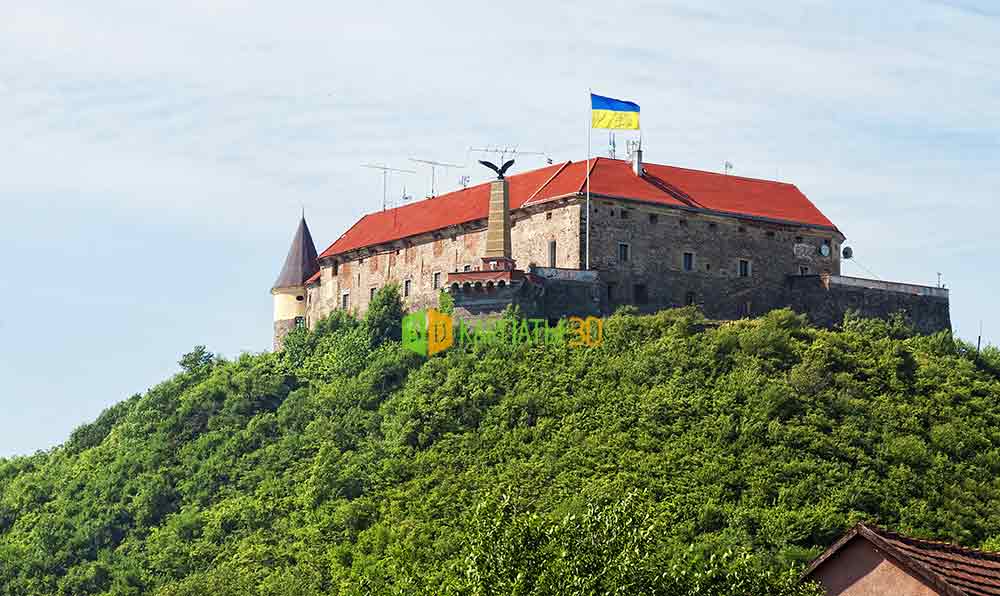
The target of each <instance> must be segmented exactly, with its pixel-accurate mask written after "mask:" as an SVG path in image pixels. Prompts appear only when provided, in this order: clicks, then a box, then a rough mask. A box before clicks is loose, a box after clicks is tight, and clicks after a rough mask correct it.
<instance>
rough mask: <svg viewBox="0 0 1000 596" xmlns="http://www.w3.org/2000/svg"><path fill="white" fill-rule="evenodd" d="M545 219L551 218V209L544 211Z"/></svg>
mask: <svg viewBox="0 0 1000 596" xmlns="http://www.w3.org/2000/svg"><path fill="white" fill-rule="evenodd" d="M545 219H552V212H551V211H546V212H545Z"/></svg>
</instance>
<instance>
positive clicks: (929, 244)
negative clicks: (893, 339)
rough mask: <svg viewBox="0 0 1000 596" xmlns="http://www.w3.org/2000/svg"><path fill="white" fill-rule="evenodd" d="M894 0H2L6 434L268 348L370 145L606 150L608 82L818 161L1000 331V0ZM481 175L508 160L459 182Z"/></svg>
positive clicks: (735, 143) (680, 152)
mask: <svg viewBox="0 0 1000 596" xmlns="http://www.w3.org/2000/svg"><path fill="white" fill-rule="evenodd" d="M751 4H752V6H751ZM872 4H874V3H871V2H851V1H843V0H842V1H838V2H815V1H812V2H771V3H767V2H755V3H745V2H738V3H737V2H732V3H714V2H706V1H703V0H698V1H692V2H664V1H659V2H653V3H648V4H644V3H642V2H631V3H624V4H619V3H608V2H606V1H602V2H586V1H576V2H571V3H565V4H561V3H554V2H537V1H535V2H520V1H507V2H490V3H485V2H484V3H479V2H470V1H463V2H432V3H430V2H398V3H396V2H394V3H380V2H329V1H325V2H318V1H317V2H280V3H278V2H259V3H255V2H246V1H235V0H234V1H210V0H199V1H197V2H187V1H175V2H155V3H153V2H125V1H121V2H111V1H105V0H90V1H88V2H79V1H78V0H73V1H66V2H54V1H47V0H34V1H32V2H14V1H13V0H10V1H7V2H3V5H2V11H0V14H2V18H0V135H2V137H0V138H2V139H3V143H2V144H0V254H2V255H3V256H2V261H0V262H2V264H3V274H2V276H0V338H2V341H0V379H2V384H0V400H2V406H3V414H2V416H0V456H2V455H10V454H15V453H30V452H32V451H34V450H37V449H46V448H49V447H51V446H53V445H55V444H58V443H60V442H62V441H63V440H64V439H65V438H66V437H67V436H68V434H69V433H70V432H71V431H72V429H73V428H75V427H76V426H78V425H79V424H81V423H83V422H87V421H89V420H92V419H93V418H94V417H96V416H97V415H98V414H99V413H100V411H101V410H102V409H104V408H105V407H107V406H109V405H111V404H113V403H115V402H117V401H120V400H122V399H124V398H127V397H128V396H129V395H130V394H132V393H136V392H142V391H145V390H146V389H147V388H148V387H149V386H151V385H152V384H155V383H156V382H159V381H160V380H163V379H164V378H165V377H166V376H167V375H169V374H170V373H172V372H173V371H175V370H176V369H177V366H176V361H177V359H178V357H179V356H180V355H181V354H182V353H184V352H186V351H188V350H189V349H190V348H191V347H192V346H194V345H195V344H206V345H208V347H209V349H211V350H213V351H216V352H218V353H221V354H223V355H225V356H235V355H238V354H239V353H240V352H241V351H262V350H266V349H269V347H270V339H271V310H270V309H271V297H270V294H269V291H268V290H269V288H270V285H271V283H272V282H273V281H274V278H275V277H276V275H277V273H278V270H279V268H280V265H281V263H282V260H283V258H284V255H285V251H286V250H287V247H288V242H289V241H290V239H291V235H292V233H293V231H294V227H295V223H296V219H297V217H298V213H299V209H300V206H303V205H304V206H305V208H306V211H307V216H308V219H309V223H310V226H311V227H312V230H313V235H314V237H315V238H316V240H317V243H318V244H319V245H320V246H319V247H318V248H319V249H320V250H322V249H323V248H325V246H326V245H328V244H329V243H330V242H332V241H333V240H334V239H336V237H337V236H338V235H339V234H340V233H341V232H343V230H344V229H346V228H347V227H348V226H349V225H350V224H351V223H352V222H353V221H354V220H355V219H356V218H357V217H358V216H359V215H361V214H362V213H364V212H365V211H369V210H373V209H377V208H378V207H379V206H380V203H381V194H382V189H381V181H380V177H379V175H378V173H376V172H374V171H372V170H366V169H363V168H361V167H359V166H360V164H362V163H364V162H371V161H381V162H387V163H389V164H391V165H395V166H397V167H413V165H414V164H411V163H410V162H409V161H408V158H410V157H420V158H429V159H438V160H444V161H453V162H460V163H464V162H466V161H467V159H468V155H467V151H466V150H467V149H468V148H469V147H470V146H472V145H477V146H478V145H484V144H498V143H500V144H518V145H519V146H521V147H522V148H524V149H527V150H536V151H545V152H547V153H548V154H549V155H551V157H552V158H553V159H556V160H565V159H582V158H584V157H586V135H587V126H588V122H589V115H588V111H587V110H588V103H587V101H588V98H587V89H588V88H589V87H591V88H593V89H594V91H595V92H599V93H603V94H607V95H612V96H616V97H621V98H623V99H629V100H634V101H636V102H638V103H639V104H640V105H641V106H642V123H643V129H644V132H643V135H644V139H643V140H644V148H645V149H646V151H645V157H646V159H647V160H648V161H653V162H657V163H669V164H675V165H681V166H687V167H694V168H700V169H709V170H721V169H722V165H723V163H724V162H725V161H726V160H728V161H731V162H733V163H734V164H735V173H736V174H740V175H745V176H755V177H762V178H774V177H778V178H779V179H781V180H785V181H790V182H794V183H795V184H797V185H798V186H799V188H800V189H802V191H803V192H805V193H806V194H807V195H808V196H809V197H810V198H811V199H812V200H813V202H815V203H816V204H817V205H818V206H819V207H820V209H821V210H823V212H824V213H825V214H826V215H827V216H828V217H829V218H830V219H832V220H833V221H834V222H835V223H836V224H837V225H838V226H839V227H840V229H841V230H842V231H843V232H844V233H845V234H846V235H847V237H848V241H849V244H850V245H851V246H853V247H854V250H855V254H856V255H857V257H858V262H859V263H860V264H862V265H864V266H865V267H866V268H868V269H870V270H871V271H873V272H875V273H876V274H877V275H879V276H880V277H882V278H885V279H892V280H899V281H909V282H917V283H925V284H934V283H936V280H937V275H936V274H937V272H939V271H940V272H942V274H943V277H944V281H945V283H946V284H947V285H948V287H949V288H951V290H952V318H953V322H954V324H955V328H956V330H957V332H958V333H959V334H960V335H961V336H962V337H964V338H966V339H969V340H972V341H975V337H976V335H977V334H978V328H979V322H980V319H982V320H983V324H984V329H985V336H986V337H987V338H993V339H994V342H996V341H997V340H998V339H1000V314H998V313H997V310H996V307H995V306H994V305H995V299H994V298H995V296H996V295H997V294H1000V279H998V276H997V275H996V273H997V272H998V265H997V259H998V258H1000V257H998V251H997V250H996V248H995V247H994V244H995V242H996V237H997V232H996V230H997V220H998V218H1000V205H998V204H997V203H998V199H1000V196H998V194H1000V192H998V189H1000V173H998V169H997V165H998V158H1000V144H998V138H1000V137H998V135H1000V107H998V106H1000V102H998V98H1000V76H998V72H1000V10H998V9H997V8H996V6H997V5H996V3H995V2H989V1H986V0H982V1H981V2H972V1H969V2H901V1H894V2H885V3H881V4H882V5H883V8H873V6H872ZM606 143H607V138H606V136H605V135H603V134H595V143H594V147H595V153H602V154H603V153H604V152H605V150H606V149H605V147H606ZM622 145H623V143H621V142H619V146H622ZM541 163H542V162H541V160H540V159H539V158H528V157H525V158H523V159H519V160H518V165H517V166H516V169H527V168H529V167H533V166H536V165H540V164H541ZM418 169H419V170H420V173H419V174H417V175H412V176H409V177H407V178H406V179H405V183H406V185H407V187H406V188H407V191H408V192H409V193H410V194H413V195H417V196H423V195H424V194H426V193H427V192H428V191H429V187H430V175H429V171H427V170H426V169H424V168H422V167H421V168H418ZM462 175H469V176H471V177H472V180H473V182H476V181H480V180H483V179H485V178H487V176H486V172H485V170H483V169H482V168H467V169H466V170H452V171H448V172H439V175H438V190H439V192H441V191H442V190H450V189H452V188H454V187H455V186H457V180H458V178H459V176H462ZM403 181H404V180H403V179H397V180H394V181H393V182H392V184H391V188H390V194H391V195H392V196H398V195H400V194H401V192H402V187H401V185H400V183H401V182H403ZM845 273H846V274H849V275H863V276H868V273H867V272H866V271H865V270H863V269H860V268H859V267H858V266H857V265H846V266H845Z"/></svg>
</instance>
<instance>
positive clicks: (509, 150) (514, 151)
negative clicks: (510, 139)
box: [469, 145, 552, 164]
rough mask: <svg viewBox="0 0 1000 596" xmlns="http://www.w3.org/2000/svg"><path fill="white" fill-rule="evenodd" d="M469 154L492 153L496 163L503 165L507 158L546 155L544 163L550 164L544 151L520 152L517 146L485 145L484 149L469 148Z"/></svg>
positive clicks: (550, 160) (549, 159)
mask: <svg viewBox="0 0 1000 596" xmlns="http://www.w3.org/2000/svg"><path fill="white" fill-rule="evenodd" d="M469 152H470V153H472V152H475V153H492V154H494V155H496V156H498V157H499V159H497V163H504V162H505V161H507V156H508V155H509V156H510V157H512V158H513V157H517V156H518V155H546V161H547V162H548V163H550V164H551V163H552V159H551V158H549V157H548V156H547V154H546V153H545V152H544V151H522V150H520V149H518V148H517V145H487V146H485V147H469Z"/></svg>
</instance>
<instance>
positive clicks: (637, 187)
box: [320, 157, 837, 258]
mask: <svg viewBox="0 0 1000 596" xmlns="http://www.w3.org/2000/svg"><path fill="white" fill-rule="evenodd" d="M590 165H591V173H590V192H591V195H592V197H593V196H595V195H596V196H605V197H614V198H620V199H631V200H635V201H643V202H647V203H653V204H659V205H668V206H673V207H680V208H685V209H695V210H700V211H706V212H715V213H720V214H727V215H737V216H743V217H752V218H759V219H766V220H773V221H779V222H788V223H796V224H803V225H808V226H816V227H821V228H828V229H831V230H836V229H837V228H836V227H835V226H834V225H833V223H832V222H831V221H830V220H829V219H827V218H826V216H825V215H823V214H822V213H821V212H820V211H819V209H817V208H816V206H815V205H813V204H812V202H811V201H809V199H807V198H806V196H805V195H804V194H802V193H801V192H800V191H799V189H798V188H796V187H795V185H793V184H786V183H784V182H772V181H769V180H757V179H753V178H743V177H740V176H727V175H724V174H719V173H715V172H703V171H700V170H689V169H686V168H677V167H673V166H664V165H658V164H644V167H645V175H644V176H642V177H639V176H636V175H635V174H634V173H633V172H632V164H631V163H629V162H627V161H621V160H616V159H608V158H603V157H599V158H595V159H592V160H591V161H590ZM586 174H587V162H586V161H577V162H566V163H562V164H554V165H550V166H546V167H544V168H539V169H537V170H531V171H529V172H524V173H521V174H513V175H510V176H508V177H507V179H508V180H509V181H510V207H511V209H518V208H520V207H524V206H527V205H532V204H537V203H542V202H545V201H547V200H550V199H555V198H558V197H566V196H571V195H578V194H581V193H583V192H585V191H586V178H587V177H586ZM488 207H489V183H484V184H480V185H478V186H472V187H469V188H466V189H462V190H458V191H455V192H451V193H448V194H445V195H441V196H439V197H434V198H430V199H426V200H423V201H420V202H418V203H412V204H410V205H404V206H402V207H397V208H395V209H388V210H385V211H379V212H376V213H370V214H368V215H366V216H364V217H362V218H361V219H360V220H358V222H357V223H355V224H354V225H353V226H351V228H350V229H348V230H347V231H346V232H344V234H343V235H342V236H341V237H340V238H338V239H337V241H336V242H334V243H333V244H332V245H330V247H329V248H327V249H326V250H325V251H323V254H321V255H320V258H322V257H329V256H333V255H337V254H341V253H345V252H348V251H351V250H355V249H358V248H363V247H366V246H372V245H374V244H382V243H385V242H391V241H393V240H400V239H403V238H407V237H409V236H415V235H417V234H424V233H427V232H432V231H434V230H439V229H442V228H446V227H448V226H453V225H458V224H462V223H468V222H471V221H475V220H479V219H484V218H486V216H487V214H488V213H487V211H488Z"/></svg>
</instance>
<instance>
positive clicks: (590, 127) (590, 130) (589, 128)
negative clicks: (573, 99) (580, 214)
mask: <svg viewBox="0 0 1000 596" xmlns="http://www.w3.org/2000/svg"><path fill="white" fill-rule="evenodd" d="M593 93H594V91H593V90H592V89H587V100H588V101H590V102H591V106H590V112H591V119H593V110H594V106H593V98H592V97H591V96H592V95H593ZM593 131H594V126H593V122H589V123H587V232H586V236H587V247H586V252H587V267H586V269H587V271H590V136H591V134H593Z"/></svg>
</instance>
